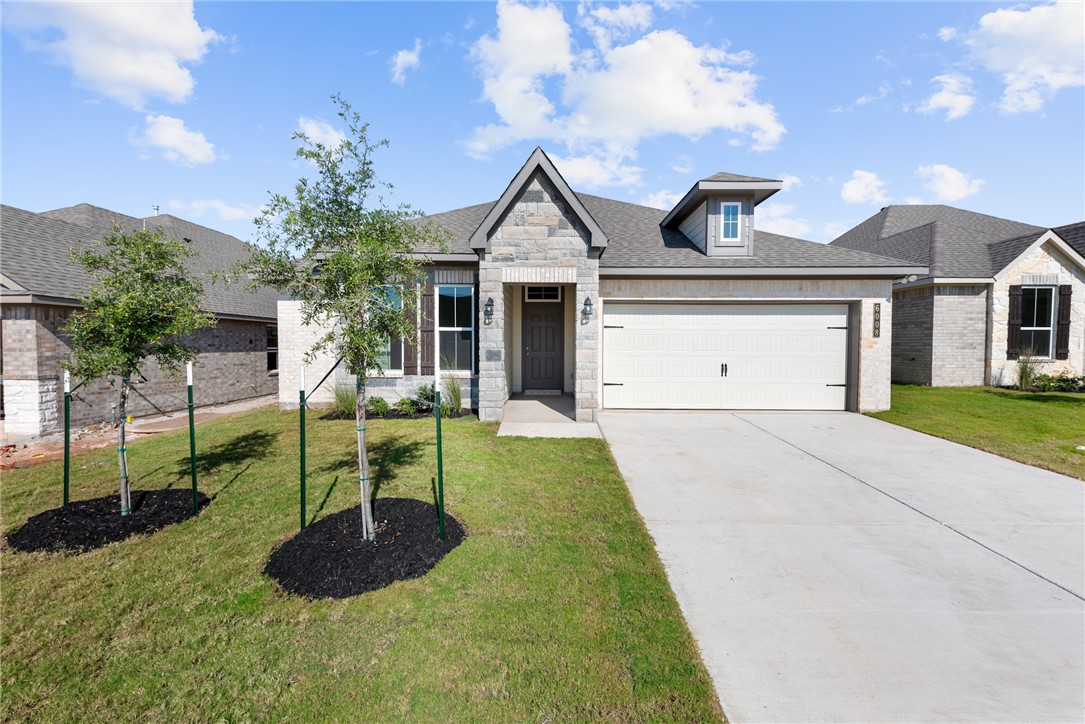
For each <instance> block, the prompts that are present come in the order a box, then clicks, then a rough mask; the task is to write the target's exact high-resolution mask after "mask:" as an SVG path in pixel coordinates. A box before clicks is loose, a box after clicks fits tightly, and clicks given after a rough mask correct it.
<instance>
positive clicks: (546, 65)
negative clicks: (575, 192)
mask: <svg viewBox="0 0 1085 724" xmlns="http://www.w3.org/2000/svg"><path fill="white" fill-rule="evenodd" d="M629 7H634V6H629ZM602 10H607V11H609V12H614V13H617V12H619V9H615V8H598V9H596V10H592V11H589V10H586V9H585V10H584V12H585V14H586V17H591V18H593V20H592V22H600V21H599V18H600V17H606V18H607V19H608V20H609V21H610V24H609V25H607V27H608V28H610V30H608V31H607V35H606V37H605V38H603V39H602V40H598V39H597V44H596V47H595V49H594V50H589V51H587V52H583V53H579V54H577V53H574V50H573V42H572V30H571V28H570V27H569V25H568V23H567V22H566V21H565V18H564V17H563V15H562V10H561V8H560V7H559V6H555V5H546V4H544V5H538V6H526V5H520V4H518V3H516V2H511V1H508V0H503V1H502V2H499V3H498V6H497V15H498V27H497V32H496V34H494V35H493V36H489V35H487V36H484V37H482V38H481V39H479V40H478V42H477V43H476V44H475V46H474V48H473V50H472V57H473V58H474V60H475V62H476V64H477V68H478V72H479V75H480V76H481V77H482V81H483V98H484V99H485V100H487V101H489V102H490V103H492V104H493V107H494V110H495V111H496V112H497V115H498V118H499V119H500V120H499V121H498V122H496V123H491V124H489V125H486V126H482V127H477V128H475V129H474V132H473V133H472V134H471V136H470V138H469V139H468V140H467V142H466V148H467V151H468V153H469V154H470V155H472V156H474V157H476V158H484V157H486V156H487V155H489V154H490V153H492V152H494V151H496V150H498V149H501V148H504V147H506V146H509V145H510V144H513V143H516V142H517V141H520V140H525V139H532V140H537V141H542V142H546V141H549V142H553V143H557V144H561V145H563V146H565V148H566V149H567V153H568V155H569V156H571V157H574V158H578V159H580V160H581V162H582V165H584V166H587V165H588V163H589V162H588V160H587V159H589V158H590V159H591V164H590V165H591V166H593V167H594V168H593V170H592V171H591V173H585V174H584V175H586V176H590V177H591V178H595V179H600V178H603V177H604V174H603V173H602V171H604V170H609V171H610V176H609V178H611V179H614V182H615V183H622V184H624V185H629V184H631V183H639V178H640V177H639V174H635V173H628V171H629V170H631V169H633V168H635V167H629V166H628V162H629V161H631V160H633V159H635V158H636V157H637V147H638V145H639V144H640V143H641V142H642V141H644V140H646V139H650V138H655V137H659V136H665V135H670V134H675V135H681V136H685V137H687V138H694V139H695V138H699V137H701V136H704V135H706V134H708V133H711V132H712V131H715V130H727V131H730V132H732V133H735V134H740V135H742V136H744V137H747V138H748V141H747V142H748V143H749V144H750V145H751V146H752V147H753V148H754V149H755V150H764V149H769V148H772V147H774V146H775V145H776V144H778V143H779V142H780V139H781V138H782V137H783V135H784V133H785V132H786V131H785V129H784V126H783V124H782V123H781V122H780V120H779V118H778V117H777V115H776V111H775V109H774V108H773V106H772V105H770V104H767V103H763V102H761V101H759V100H758V99H757V97H756V91H757V84H758V80H759V79H758V77H757V76H755V75H753V74H752V73H750V72H749V71H748V70H735V69H734V68H732V67H730V66H734V65H738V64H742V63H746V62H748V61H749V60H750V56H749V54H748V53H730V52H729V51H728V50H727V49H726V47H723V48H717V47H711V46H695V45H694V44H693V43H691V42H690V41H689V39H688V38H686V37H685V36H683V35H681V34H680V33H678V32H676V31H674V30H663V31H652V32H649V33H647V34H646V35H643V36H641V37H639V38H636V39H635V40H632V41H631V42H628V43H626V44H617V45H615V46H614V47H610V46H608V45H607V43H609V42H611V41H615V39H617V38H619V36H621V37H624V33H627V32H632V31H633V30H637V31H640V30H643V29H644V26H643V25H642V22H643V21H644V18H645V17H647V13H645V12H644V11H643V10H637V11H636V12H637V13H641V15H636V14H632V13H631V14H630V15H629V17H628V18H627V19H626V20H624V21H622V22H621V23H619V21H618V20H616V19H615V18H616V17H617V16H612V15H588V13H594V12H597V11H602ZM623 17H624V16H623ZM614 28H619V29H621V31H622V33H621V34H615V33H614V32H611V31H613V30H614ZM615 42H616V41H615ZM731 140H732V141H736V140H738V139H735V138H732V139H731ZM739 143H741V141H739ZM620 169H621V170H623V172H622V173H618V170H620ZM581 170H585V169H581ZM562 172H563V173H566V169H565V167H562Z"/></svg>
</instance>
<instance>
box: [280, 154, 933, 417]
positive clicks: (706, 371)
mask: <svg viewBox="0 0 1085 724" xmlns="http://www.w3.org/2000/svg"><path fill="white" fill-rule="evenodd" d="M781 187H782V183H781V182H780V181H776V180H772V179H765V178H755V177H749V176H738V175H734V174H725V173H720V174H716V175H714V176H710V177H708V178H705V179H702V180H700V181H697V182H696V183H695V184H693V186H692V187H691V188H690V190H689V192H688V193H687V194H686V195H685V196H684V197H683V198H682V200H681V201H679V202H678V204H677V205H676V206H675V207H674V208H673V209H671V210H670V211H669V212H668V211H660V210H658V209H652V208H647V207H644V206H638V205H636V204H630V203H626V202H623V201H617V200H613V199H606V198H602V197H598V196H591V195H588V194H578V193H575V192H574V191H573V190H572V189H571V188H570V187H569V185H568V184H567V183H566V182H565V180H564V179H563V178H562V176H561V174H560V173H559V171H558V169H557V168H555V166H554V164H553V163H552V162H551V160H550V159H549V158H548V157H547V155H546V154H545V153H544V152H543V151H542V149H536V150H535V151H534V152H533V153H532V154H531V156H530V158H528V160H527V162H526V163H525V164H524V166H523V167H522V168H521V169H520V170H519V172H518V173H516V175H515V176H514V177H513V178H512V180H511V182H510V183H509V185H508V187H507V188H506V189H505V191H504V193H502V194H501V196H500V198H499V199H498V200H497V201H496V202H490V203H485V204H479V205H475V206H469V207H467V208H462V209H457V210H455V211H449V212H446V213H441V214H436V215H433V216H430V217H429V220H430V221H432V222H433V223H435V224H437V225H439V226H440V227H443V228H444V229H445V230H447V231H448V233H449V234H450V235H451V243H450V248H449V249H447V250H445V251H438V250H435V249H419V250H418V251H419V252H420V253H426V254H428V259H429V263H430V266H428V267H427V274H428V281H427V283H426V285H425V288H424V289H422V290H420V291H421V294H422V304H421V314H420V319H419V320H418V322H419V324H418V327H419V332H418V336H417V337H416V338H415V339H411V340H404V341H402V342H398V341H397V342H395V343H394V344H392V345H390V349H389V352H388V355H387V358H386V360H387V361H388V364H387V365H384V367H385V368H386V375H385V377H384V378H382V379H374V380H372V381H371V383H370V386H369V390H368V391H369V393H370V394H376V395H380V396H382V397H385V398H388V399H391V398H394V397H396V396H398V395H405V394H413V392H414V390H416V389H417V387H418V385H420V384H423V383H426V382H432V381H434V380H435V379H441V380H444V379H445V378H446V377H454V378H457V379H459V380H460V383H461V384H462V388H463V391H464V393H465V397H464V399H467V393H469V394H470V399H471V401H472V406H473V407H475V408H476V409H477V410H478V413H479V416H480V418H481V419H482V420H494V421H496V420H500V419H501V417H502V413H503V408H504V405H505V402H506V401H507V400H508V399H509V397H510V396H511V395H513V394H517V393H541V394H564V395H568V396H570V397H571V398H572V401H573V408H574V409H575V418H576V420H577V421H593V420H594V419H595V417H596V414H597V412H598V411H599V410H600V409H622V408H641V409H671V408H679V409H763V408H764V409H819V410H863V411H865V410H882V409H886V408H888V407H889V389H890V387H889V361H890V335H891V333H892V331H891V329H892V317H893V314H892V285H893V281H894V280H896V279H900V278H902V277H905V276H908V275H911V274H924V275H925V274H926V273H927V268H926V265H924V264H915V263H911V262H908V261H902V260H900V259H898V258H888V257H885V256H878V255H875V254H870V253H866V252H862V251H854V250H851V249H845V248H841V247H832V246H828V245H824V244H816V243H813V242H808V241H801V240H799V239H792V238H788V237H785V236H779V235H776V234H770V233H766V232H764V231H760V230H758V229H757V228H756V223H755V216H756V207H757V205H758V204H759V203H761V202H762V201H764V200H765V199H767V198H769V197H770V196H772V195H773V194H774V193H776V192H777V191H778V190H780V188H781ZM298 309H299V303H298V302H296V301H290V300H283V301H280V305H279V317H280V339H281V344H282V348H281V354H282V358H283V369H282V371H281V374H280V377H279V380H280V403H281V404H282V405H283V406H290V405H296V404H297V389H298V386H297V383H298V376H299V371H298V370H299V367H300V366H301V364H302V354H303V353H304V352H305V351H306V350H307V349H308V348H309V346H310V345H311V342H312V340H313V339H315V338H316V337H317V335H318V334H319V330H314V329H308V328H303V327H302V326H301V325H300V318H299V314H298ZM333 363H334V361H333V360H329V359H327V358H321V359H317V360H315V361H314V362H313V363H312V365H311V366H312V367H314V369H313V370H312V371H310V372H308V373H307V375H306V379H307V380H308V381H310V382H309V385H310V388H311V387H312V386H313V385H314V384H315V382H316V380H319V379H320V378H321V377H322V376H323V375H324V374H325V373H326V371H327V370H328V369H329V368H330V367H331V365H332V364H333ZM325 387H327V386H325ZM320 392H321V393H322V394H324V395H325V396H328V395H330V394H331V393H330V392H329V391H328V390H327V389H324V390H322V391H320ZM319 399H320V398H319V396H318V397H316V398H315V400H319Z"/></svg>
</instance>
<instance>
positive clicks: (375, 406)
mask: <svg viewBox="0 0 1085 724" xmlns="http://www.w3.org/2000/svg"><path fill="white" fill-rule="evenodd" d="M366 408H368V410H369V411H370V412H371V413H373V415H374V416H376V417H384V416H385V415H387V414H388V410H390V409H391V408H392V406H391V405H389V404H388V400H386V399H384V398H383V397H370V398H369V400H368V403H367V404H366Z"/></svg>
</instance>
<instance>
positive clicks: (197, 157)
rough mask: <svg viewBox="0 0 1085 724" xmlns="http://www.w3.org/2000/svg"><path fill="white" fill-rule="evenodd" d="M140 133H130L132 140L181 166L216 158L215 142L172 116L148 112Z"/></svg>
mask: <svg viewBox="0 0 1085 724" xmlns="http://www.w3.org/2000/svg"><path fill="white" fill-rule="evenodd" d="M144 123H145V125H144V129H143V133H141V134H138V135H136V134H131V135H130V136H129V138H130V139H131V141H132V143H133V144H135V145H137V146H142V147H144V148H151V149H156V150H157V151H158V153H159V154H160V155H161V156H162V158H164V159H166V160H167V161H173V162H175V163H179V164H181V165H182V166H198V165H200V164H204V163H211V162H212V161H214V160H215V158H217V156H216V154H215V145H214V144H213V143H211V142H210V141H208V140H207V138H206V137H205V136H204V135H203V134H202V133H200V132H199V131H191V130H189V129H188V128H186V127H185V122H184V121H182V120H181V119H180V118H173V117H172V116H164V115H156V114H153V113H152V114H151V115H148V116H147V117H146V118H145V119H144Z"/></svg>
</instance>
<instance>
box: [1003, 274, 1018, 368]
mask: <svg viewBox="0 0 1085 724" xmlns="http://www.w3.org/2000/svg"><path fill="white" fill-rule="evenodd" d="M1020 356H1021V285H1020V284H1017V285H1015V286H1011V287H1010V316H1009V333H1008V334H1007V336H1006V359H1017V358H1018V357H1020Z"/></svg>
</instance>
